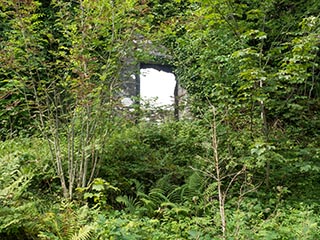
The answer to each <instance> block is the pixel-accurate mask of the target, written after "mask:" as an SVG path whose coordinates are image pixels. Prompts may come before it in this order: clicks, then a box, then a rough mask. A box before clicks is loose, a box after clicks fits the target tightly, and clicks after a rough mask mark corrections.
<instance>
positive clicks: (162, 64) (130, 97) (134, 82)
mask: <svg viewBox="0 0 320 240" xmlns="http://www.w3.org/2000/svg"><path fill="white" fill-rule="evenodd" d="M150 44H151V43H150V42H147V43H144V45H143V49H144V51H147V54H146V55H147V56H148V57H146V59H147V60H146V59H144V60H143V61H140V60H138V59H136V58H135V57H133V54H130V56H128V57H127V58H126V59H124V60H123V61H124V64H125V66H124V68H123V71H122V84H123V87H122V89H123V93H122V102H123V104H124V105H125V106H127V107H130V105H131V104H132V103H136V104H142V102H141V101H140V100H141V99H140V96H141V89H142V88H143V86H142V82H141V72H142V71H143V70H144V69H154V70H158V71H161V72H165V73H172V74H174V69H173V67H172V66H171V65H169V64H167V62H169V61H168V59H169V58H170V56H167V55H165V54H164V53H163V50H162V51H155V50H154V49H150V48H151V47H152V46H151V47H150ZM141 49H142V48H141V47H140V48H138V47H137V50H138V51H139V50H140V51H142V50H141ZM148 59H149V60H148ZM164 82H165V81H164ZM149 87H150V86H149ZM155 87H156V86H155ZM153 90H154V89H153ZM156 91H170V95H171V94H172V98H173V101H172V106H171V107H170V108H167V109H166V114H168V115H172V117H174V118H175V119H179V118H181V117H183V115H185V112H186V110H185V109H186V91H185V90H184V89H183V88H181V87H180V85H179V81H178V79H177V77H176V76H175V86H174V89H165V90H163V89H162V90H160V89H157V90H156ZM171 91H172V93H171ZM167 107H168V106H167ZM160 108H161V107H160ZM163 110H164V109H163Z"/></svg>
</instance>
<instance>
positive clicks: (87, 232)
mask: <svg viewBox="0 0 320 240" xmlns="http://www.w3.org/2000/svg"><path fill="white" fill-rule="evenodd" d="M94 229H95V228H94V226H93V225H85V226H83V227H81V228H80V229H79V231H78V233H76V234H74V235H73V236H72V238H71V240H88V239H91V236H92V232H93V230H94Z"/></svg>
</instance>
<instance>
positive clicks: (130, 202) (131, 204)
mask: <svg viewBox="0 0 320 240" xmlns="http://www.w3.org/2000/svg"><path fill="white" fill-rule="evenodd" d="M116 201H117V202H118V203H122V204H124V205H125V206H126V209H127V210H128V211H129V212H130V213H132V214H133V213H135V212H136V210H137V207H138V206H139V203H138V201H137V199H136V198H133V197H130V196H127V195H125V196H118V197H117V198H116Z"/></svg>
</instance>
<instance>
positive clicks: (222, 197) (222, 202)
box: [212, 108, 227, 239]
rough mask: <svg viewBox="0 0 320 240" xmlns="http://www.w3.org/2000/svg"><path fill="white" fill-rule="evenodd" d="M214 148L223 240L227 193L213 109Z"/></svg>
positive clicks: (225, 226)
mask: <svg viewBox="0 0 320 240" xmlns="http://www.w3.org/2000/svg"><path fill="white" fill-rule="evenodd" d="M212 148H213V158H214V159H213V160H214V166H215V171H216V180H217V183H218V186H217V189H218V196H219V210H220V218H221V231H222V238H223V239H226V228H227V224H226V215H225V193H224V192H223V189H222V181H221V173H220V164H219V155H218V140H217V124H216V112H215V109H214V108H213V122H212Z"/></svg>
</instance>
